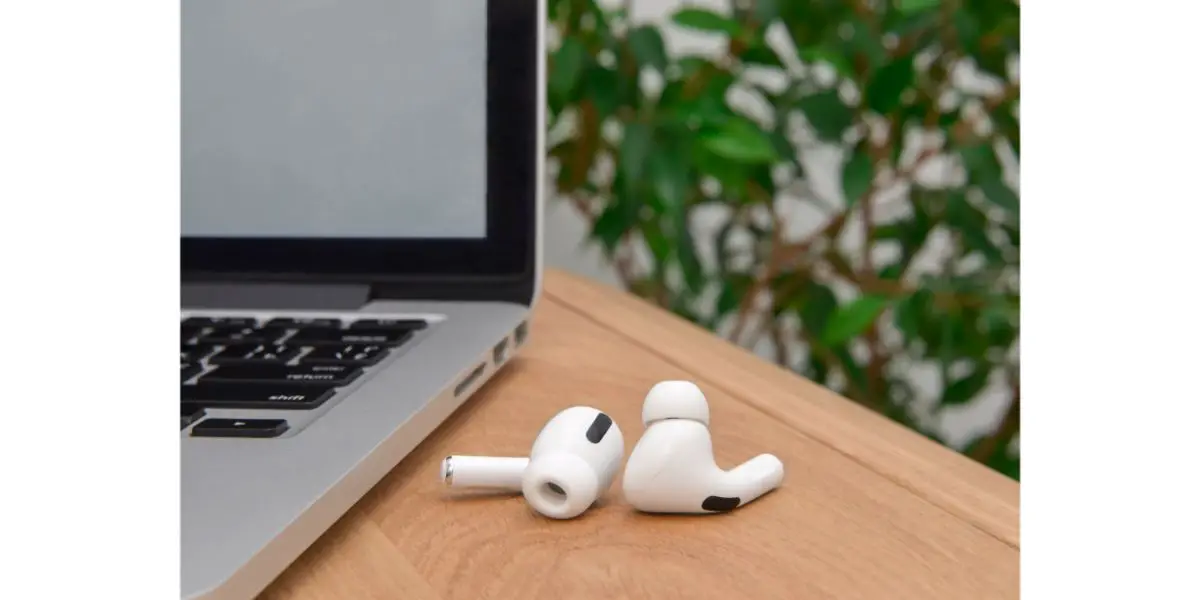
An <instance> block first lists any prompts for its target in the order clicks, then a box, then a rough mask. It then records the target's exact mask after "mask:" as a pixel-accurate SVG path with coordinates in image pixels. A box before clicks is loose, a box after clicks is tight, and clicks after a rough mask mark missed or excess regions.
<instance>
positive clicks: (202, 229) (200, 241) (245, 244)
mask: <svg viewBox="0 0 1200 600" xmlns="http://www.w3.org/2000/svg"><path fill="white" fill-rule="evenodd" d="M544 13H545V7H544V0H485V1H466V0H461V1H438V2H431V1H428V0H301V1H298V0H254V1H252V2H247V1H246V0H183V3H182V30H181V34H182V82H181V83H182V88H181V89H182V99H181V119H182V130H181V136H182V140H181V144H182V147H181V156H182V165H181V169H182V172H181V177H182V229H181V235H180V244H181V252H182V272H183V276H182V281H181V298H182V307H181V316H180V331H181V336H180V337H181V354H180V363H181V369H182V380H181V401H180V407H181V411H180V445H181V461H182V463H181V468H182V475H181V478H182V481H181V486H182V487H181V494H182V501H181V504H182V506H181V512H182V532H181V535H182V565H181V566H182V577H181V579H182V592H181V596H182V597H183V598H250V597H253V596H254V595H256V594H258V593H259V592H261V591H262V590H263V589H264V588H265V587H266V586H267V585H268V584H269V583H270V582H271V581H272V580H273V579H274V578H275V577H276V576H278V575H279V574H280V573H281V572H282V571H283V570H284V569H285V568H286V567H287V566H288V565H289V564H290V563H291V562H292V561H293V560H295V559H296V558H297V557H298V556H299V555H300V554H301V553H302V552H303V551H304V550H305V549H306V548H307V547H308V546H309V545H311V544H312V543H313V542H314V541H315V540H316V539H317V538H318V537H319V536H320V535H321V534H322V533H323V532H324V531H325V530H326V529H327V528H328V527H330V526H331V525H332V524H333V523H334V522H335V521H336V520H337V519H338V518H339V517H340V516H341V515H343V514H344V513H345V512H346V511H347V510H348V509H349V508H350V507H351V506H353V505H354V503H355V502H356V501H358V500H359V499H360V498H361V497H362V496H363V495H364V494H365V493H366V492H367V491H368V490H369V489H370V488H371V487H372V486H373V485H375V484H376V483H377V482H378V481H379V480H380V479H381V478H382V477H383V476H384V475H386V474H387V473H388V472H389V471H390V470H391V469H392V468H393V467H395V465H396V464H397V463H398V462H399V461H400V460H401V459H403V458H404V457H405V456H406V455H407V454H409V453H410V452H411V451H412V450H413V449H414V448H415V447H416V446H417V445H418V444H420V443H421V442H422V440H423V439H425V438H426V437H427V436H428V435H429V434H430V433H431V432H433V431H434V429H435V428H437V427H438V426H439V424H441V423H442V422H443V421H445V420H446V418H447V417H449V416H450V415H451V414H452V413H453V412H454V411H455V410H456V409H458V408H459V407H460V406H462V404H463V402H464V401H466V400H467V399H468V398H469V397H470V396H471V395H472V394H473V393H474V392H476V391H477V390H478V389H479V388H480V386H481V385H482V384H483V383H484V382H486V381H487V380H488V379H489V378H490V377H492V376H493V375H494V374H495V373H496V372H497V371H498V370H499V369H501V368H503V367H504V366H505V365H506V364H508V363H509V362H511V361H512V360H513V357H514V356H515V355H516V354H517V353H518V352H519V351H520V349H521V347H522V345H523V344H524V343H525V342H526V339H527V336H528V333H529V332H528V317H529V314H530V309H531V307H532V306H533V304H534V302H535V300H536V298H537V296H538V293H539V289H540V273H541V247H540V241H539V240H540V239H541V236H540V233H541V218H540V215H541V196H542V177H543V161H542V155H543V143H544V142H543V120H544V117H543V110H542V106H543V94H542V89H543V87H544V79H545V75H544V68H543V60H542V56H543V49H542V43H543V40H542V32H543V28H544ZM513 401H514V402H518V401H519V400H518V399H515V398H514V399H513Z"/></svg>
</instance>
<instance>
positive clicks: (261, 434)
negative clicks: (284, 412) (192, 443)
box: [192, 419, 288, 438]
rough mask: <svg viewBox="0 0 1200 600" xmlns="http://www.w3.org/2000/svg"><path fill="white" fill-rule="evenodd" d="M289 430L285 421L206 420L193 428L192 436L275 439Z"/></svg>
mask: <svg viewBox="0 0 1200 600" xmlns="http://www.w3.org/2000/svg"><path fill="white" fill-rule="evenodd" d="M287 430H288V424H287V421H285V420H283V419H205V420H203V421H200V422H199V423H197V424H196V426H195V427H193V428H192V436H193V437H242V438H273V437H279V436H281V435H283V433H284V432H285V431H287Z"/></svg>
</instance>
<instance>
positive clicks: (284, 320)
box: [266, 317, 342, 329]
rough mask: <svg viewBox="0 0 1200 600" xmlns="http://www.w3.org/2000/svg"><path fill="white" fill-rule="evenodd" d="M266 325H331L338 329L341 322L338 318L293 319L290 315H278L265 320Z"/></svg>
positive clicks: (281, 326)
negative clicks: (275, 317) (278, 316)
mask: <svg viewBox="0 0 1200 600" xmlns="http://www.w3.org/2000/svg"><path fill="white" fill-rule="evenodd" d="M266 326H267V327H279V328H282V329H302V328H305V327H332V328H335V329H340V328H341V327H342V322H341V320H339V319H293V318H291V317H280V318H277V319H271V320H270V321H267V325H266Z"/></svg>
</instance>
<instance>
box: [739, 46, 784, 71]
mask: <svg viewBox="0 0 1200 600" xmlns="http://www.w3.org/2000/svg"><path fill="white" fill-rule="evenodd" d="M742 62H744V63H746V64H751V65H764V66H768V67H779V68H783V67H784V64H783V60H781V59H780V58H779V55H778V54H776V53H775V49H774V48H772V47H771V46H770V45H769V44H767V42H766V40H758V41H757V42H755V43H754V44H753V45H752V46H750V47H749V48H746V51H745V52H743V53H742Z"/></svg>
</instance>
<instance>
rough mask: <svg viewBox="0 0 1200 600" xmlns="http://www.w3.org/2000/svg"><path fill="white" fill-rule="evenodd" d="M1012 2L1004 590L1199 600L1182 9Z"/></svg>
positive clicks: (1198, 400)
mask: <svg viewBox="0 0 1200 600" xmlns="http://www.w3.org/2000/svg"><path fill="white" fill-rule="evenodd" d="M1022 9H1023V10H1022V15H1021V17H1022V36H1021V37H1022V48H1021V52H1022V56H1021V65H1020V66H1021V79H1022V87H1023V90H1022V91H1023V94H1022V95H1023V97H1022V105H1021V119H1022V122H1021V125H1022V130H1023V131H1022V133H1023V134H1024V136H1023V137H1024V139H1023V144H1022V150H1023V156H1022V159H1023V164H1022V165H1021V167H1022V169H1021V176H1022V181H1021V187H1022V189H1021V199H1022V201H1023V205H1024V206H1023V213H1022V223H1021V224H1022V237H1023V238H1024V240H1023V241H1024V252H1023V255H1024V260H1023V261H1022V269H1023V272H1022V274H1021V275H1022V279H1023V281H1022V287H1023V288H1024V289H1023V291H1024V296H1025V298H1024V306H1023V311H1022V313H1023V314H1022V336H1021V342H1022V343H1021V352H1022V356H1021V359H1022V361H1021V362H1022V388H1023V389H1022V394H1023V396H1024V405H1025V407H1026V409H1025V410H1024V411H1023V420H1022V431H1021V458H1022V461H1021V467H1022V477H1021V479H1022V483H1021V485H1022V492H1023V493H1022V498H1021V499H1022V506H1021V518H1022V519H1021V530H1022V536H1021V542H1022V543H1021V551H1022V567H1023V568H1022V583H1023V586H1022V592H1023V593H1022V596H1021V597H1022V598H1023V599H1025V600H1042V599H1046V600H1065V599H1075V598H1079V599H1087V600H1099V599H1105V598H1114V599H1120V600H1128V599H1142V598H1145V599H1151V598H1153V599H1154V600H1163V599H1176V598H1178V599H1184V598H1187V599H1196V598H1200V579H1198V578H1197V576H1196V569H1197V564H1198V562H1200V551H1198V550H1197V540H1198V539H1200V466H1197V459H1198V458H1200V434H1198V429H1197V424H1198V423H1200V391H1197V389H1198V386H1197V384H1196V382H1195V380H1194V377H1195V374H1196V373H1197V371H1198V370H1200V368H1198V366H1197V360H1198V359H1200V351H1198V350H1197V343H1198V342H1200V327H1197V322H1198V321H1197V314H1196V309H1195V306H1196V294H1195V292H1194V291H1193V292H1191V293H1189V292H1187V290H1188V289H1192V290H1194V289H1195V288H1194V287H1193V286H1194V285H1195V279H1196V277H1197V266H1196V264H1197V259H1198V258H1200V253H1197V251H1196V239H1197V231H1200V226H1198V224H1197V223H1198V222H1200V195H1198V194H1197V192H1196V183H1195V173H1196V171H1197V166H1196V160H1197V156H1198V154H1197V152H1196V144H1197V141H1198V140H1200V127H1198V126H1197V118H1196V113H1197V110H1198V107H1197V106H1198V105H1197V104H1196V102H1195V98H1196V96H1195V90H1196V85H1195V72H1196V69H1195V59H1196V56H1197V53H1196V49H1195V40H1196V27H1197V25H1196V23H1197V21H1198V19H1197V16H1200V10H1197V8H1196V5H1195V4H1193V3H1184V2H1162V1H1160V2H1139V3H1137V4H1127V5H1120V6H1118V5H1115V4H1112V3H1079V2H1029V3H1024V4H1023V5H1022Z"/></svg>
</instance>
